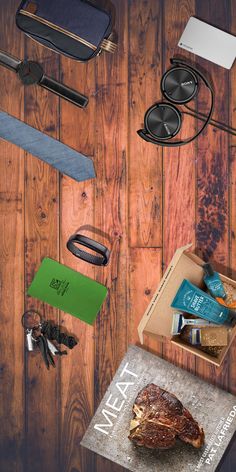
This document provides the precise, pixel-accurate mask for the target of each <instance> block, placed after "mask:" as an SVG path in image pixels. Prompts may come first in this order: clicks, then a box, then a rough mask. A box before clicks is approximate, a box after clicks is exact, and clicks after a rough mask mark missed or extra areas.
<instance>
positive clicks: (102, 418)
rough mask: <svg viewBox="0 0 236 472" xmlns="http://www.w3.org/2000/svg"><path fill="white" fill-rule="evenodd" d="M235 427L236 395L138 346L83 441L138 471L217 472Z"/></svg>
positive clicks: (119, 370) (84, 444)
mask: <svg viewBox="0 0 236 472" xmlns="http://www.w3.org/2000/svg"><path fill="white" fill-rule="evenodd" d="M235 427H236V397H234V396H233V395H231V394H229V393H227V392H225V391H223V390H220V389H218V388H216V387H214V386H213V385H210V384H208V383H206V382H204V381H202V380H200V379H199V378H198V377H195V376H194V375H192V374H190V373H188V372H186V371H184V370H182V369H180V368H178V367H176V366H174V365H172V364H170V363H169V362H167V361H165V360H163V359H161V358H159V357H157V356H155V355H153V354H150V353H148V352H146V351H145V350H143V349H140V348H138V347H136V346H131V347H130V348H129V349H128V352H127V354H126V355H125V357H124V359H123V361H122V363H121V365H120V367H119V369H118V371H117V373H116V375H115V377H114V379H113V381H112V383H111V384H110V386H109V388H108V390H107V392H106V394H105V396H104V398H103V400H102V402H101V404H100V406H99V408H98V409H97V411H96V413H95V415H94V417H93V419H92V421H91V423H90V425H89V428H88V430H87V432H86V433H85V435H84V437H83V440H82V442H81V445H82V446H84V447H86V448H88V449H90V450H92V451H94V452H96V453H97V454H100V455H102V456H104V457H106V458H107V459H109V460H111V461H113V462H115V463H117V464H120V465H121V466H123V467H126V468H127V469H128V470H131V471H140V472H149V471H150V472H166V471H167V470H168V472H171V471H173V472H191V471H193V472H198V471H204V472H205V471H208V472H214V471H215V470H216V468H217V466H218V465H219V463H220V461H221V459H222V457H223V455H224V452H225V451H226V449H227V447H228V445H229V443H230V441H231V439H232V437H233V434H234V432H235Z"/></svg>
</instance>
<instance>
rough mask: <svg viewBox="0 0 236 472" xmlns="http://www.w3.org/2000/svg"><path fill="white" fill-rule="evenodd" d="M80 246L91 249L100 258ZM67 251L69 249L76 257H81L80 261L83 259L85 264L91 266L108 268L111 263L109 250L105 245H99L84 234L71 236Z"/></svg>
mask: <svg viewBox="0 0 236 472" xmlns="http://www.w3.org/2000/svg"><path fill="white" fill-rule="evenodd" d="M78 245H80V246H83V247H87V248H88V249H91V250H92V251H94V252H96V253H98V254H99V256H96V255H94V254H91V253H90V252H86V251H84V250H82V249H80V248H79V247H78ZM67 249H69V251H70V252H71V253H72V254H74V256H76V257H79V259H82V260H83V261H85V262H89V264H94V265H97V266H106V265H107V264H108V262H109V258H110V251H109V249H108V248H107V247H106V246H104V245H103V244H101V243H98V242H97V241H94V240H93V239H91V238H88V237H87V236H84V235H82V234H73V236H71V237H70V239H69V240H68V242H67Z"/></svg>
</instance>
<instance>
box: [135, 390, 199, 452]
mask: <svg viewBox="0 0 236 472" xmlns="http://www.w3.org/2000/svg"><path fill="white" fill-rule="evenodd" d="M133 413H134V418H133V419H132V420H131V423H130V435H129V439H130V440H131V441H133V442H134V443H135V444H136V445H137V446H145V447H148V448H151V449H156V448H157V449H169V448H171V447H173V446H174V445H175V441H176V438H177V437H178V438H179V439H181V440H182V441H184V442H185V443H189V444H192V446H194V447H196V448H199V447H201V446H202V445H203V443H204V431H203V429H202V428H200V427H199V426H198V423H197V422H196V421H195V420H194V419H193V417H192V415H191V414H190V413H189V411H188V410H186V408H184V406H183V405H182V403H181V402H180V401H179V400H178V398H177V397H176V396H175V395H173V394H172V393H169V392H167V391H166V390H163V389H162V388H160V387H158V386H157V385H154V384H149V385H147V386H146V387H145V388H143V390H141V392H139V394H138V396H137V398H136V400H135V403H134V405H133Z"/></svg>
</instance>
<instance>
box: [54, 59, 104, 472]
mask: <svg viewBox="0 0 236 472" xmlns="http://www.w3.org/2000/svg"><path fill="white" fill-rule="evenodd" d="M61 80H63V81H64V82H66V83H67V84H69V85H70V86H71V87H73V88H74V89H76V90H80V91H81V92H82V93H84V94H85V95H87V96H89V105H88V107H87V108H86V109H85V110H81V109H79V108H76V107H74V106H73V105H72V104H70V103H67V102H65V101H64V100H62V101H61V119H60V138H61V140H62V141H63V142H65V143H66V144H69V145H70V146H72V147H73V148H75V149H78V150H79V151H80V152H82V153H84V154H86V155H88V156H89V157H94V153H95V145H94V132H95V117H96V110H95V103H96V100H95V97H96V90H95V61H91V62H90V63H88V64H78V63H75V62H74V61H71V60H69V59H65V58H63V59H62V60H61ZM60 194H61V211H60V235H61V244H60V255H61V262H62V263H63V264H65V265H67V266H69V267H71V268H73V269H75V270H78V271H79V272H81V273H82V274H84V275H87V276H89V277H91V278H92V279H94V277H95V270H94V267H93V266H92V265H89V264H87V263H85V262H82V261H80V260H79V259H77V258H76V257H74V256H73V255H72V254H71V253H70V252H69V251H68V249H67V248H66V243H67V241H68V239H69V237H70V236H71V235H72V234H74V233H75V232H76V231H78V230H79V228H81V227H82V228H83V226H86V225H91V226H93V225H94V180H92V181H87V182H83V183H82V182H81V183H79V184H78V183H77V182H74V181H72V180H71V179H70V178H68V177H65V176H64V177H62V179H61V192H60ZM82 232H83V230H82ZM89 236H90V237H93V236H94V237H95V239H96V236H95V235H93V232H92V233H91V232H89ZM61 326H62V327H63V326H64V327H65V328H66V330H67V332H70V333H71V334H73V335H74V336H76V338H77V339H78V342H79V345H78V346H76V347H75V348H74V349H73V351H71V352H69V353H68V356H67V357H66V358H65V359H63V360H62V361H63V362H62V365H61V411H62V418H61V437H60V451H61V461H60V467H61V470H63V471H64V472H70V471H72V470H73V472H76V471H80V472H81V471H83V470H93V468H94V456H93V455H92V454H90V453H89V452H88V451H87V450H86V449H84V448H83V449H82V448H81V447H79V443H80V441H81V439H82V436H83V434H84V431H85V430H86V428H87V427H88V424H89V421H90V418H91V416H92V415H93V412H94V327H92V326H89V325H86V323H83V322H82V321H80V320H79V319H77V318H74V317H73V316H71V315H66V314H65V313H61ZM75 444H77V447H76V448H75Z"/></svg>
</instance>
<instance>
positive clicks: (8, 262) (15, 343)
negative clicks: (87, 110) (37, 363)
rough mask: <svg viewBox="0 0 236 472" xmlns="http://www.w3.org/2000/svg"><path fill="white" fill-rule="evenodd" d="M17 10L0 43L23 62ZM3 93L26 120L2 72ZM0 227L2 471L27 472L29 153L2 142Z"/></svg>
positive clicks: (2, 19)
mask: <svg viewBox="0 0 236 472" xmlns="http://www.w3.org/2000/svg"><path fill="white" fill-rule="evenodd" d="M16 4H17V2H16V1H15V0H9V2H8V5H7V8H6V9H5V8H0V43H1V48H2V49H3V50H5V51H7V52H9V53H12V54H14V55H15V56H18V57H22V56H23V41H22V36H21V35H20V33H19V32H18V31H17V30H16V27H15V24H14V12H15V9H16ZM4 6H5V5H4ZM12 38H14V42H13V41H12ZM0 89H1V94H0V107H1V108H2V109H3V110H4V111H7V112H9V113H11V114H12V115H14V116H15V117H17V118H20V119H23V117H24V90H23V87H21V84H20V82H19V79H18V78H17V77H16V76H15V75H14V73H13V72H10V71H8V70H6V69H4V68H3V67H1V70H0ZM0 225H1V234H0V285H1V298H0V313H1V333H0V351H1V361H0V418H1V430H0V470H1V471H4V472H12V471H13V470H14V472H24V470H25V469H24V428H25V419H24V406H25V405H24V332H23V329H22V327H21V323H20V318H21V316H22V314H23V312H24V293H23V291H24V153H23V152H22V151H21V150H20V149H19V148H17V147H16V146H13V145H11V144H9V143H6V142H4V141H2V140H1V141H0Z"/></svg>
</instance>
